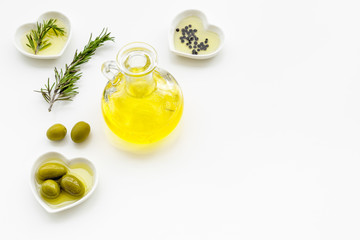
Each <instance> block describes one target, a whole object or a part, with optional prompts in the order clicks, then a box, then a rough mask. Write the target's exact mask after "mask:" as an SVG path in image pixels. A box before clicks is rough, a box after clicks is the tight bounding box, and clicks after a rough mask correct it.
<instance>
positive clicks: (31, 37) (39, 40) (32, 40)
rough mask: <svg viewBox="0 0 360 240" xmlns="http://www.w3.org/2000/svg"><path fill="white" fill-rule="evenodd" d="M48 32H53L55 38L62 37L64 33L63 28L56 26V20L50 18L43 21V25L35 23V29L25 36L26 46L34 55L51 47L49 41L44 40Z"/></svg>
mask: <svg viewBox="0 0 360 240" xmlns="http://www.w3.org/2000/svg"><path fill="white" fill-rule="evenodd" d="M50 30H53V31H54V33H55V35H56V36H58V35H60V36H64V35H65V33H66V32H65V29H64V28H61V27H59V26H58V25H56V19H53V18H50V19H49V20H47V21H45V20H43V23H39V22H37V23H36V29H33V30H31V31H30V33H29V34H27V35H26V38H27V40H28V43H27V44H26V46H28V47H29V48H31V49H32V50H33V51H34V54H35V55H36V54H38V52H39V51H41V50H43V49H45V48H47V47H49V46H50V45H51V43H50V42H49V40H48V39H46V34H47V33H48V32H49V31H50Z"/></svg>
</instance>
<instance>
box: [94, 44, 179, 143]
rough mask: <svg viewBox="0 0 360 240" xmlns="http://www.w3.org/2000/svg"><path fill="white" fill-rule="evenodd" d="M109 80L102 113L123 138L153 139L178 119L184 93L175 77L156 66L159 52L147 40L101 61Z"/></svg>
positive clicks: (147, 140)
mask: <svg viewBox="0 0 360 240" xmlns="http://www.w3.org/2000/svg"><path fill="white" fill-rule="evenodd" d="M102 72H103V74H104V75H105V76H106V77H107V79H108V82H107V84H106V86H105V89H104V92H103V95H102V101H101V106H102V113H103V116H104V119H105V122H106V123H107V125H108V127H109V128H110V129H111V131H112V132H113V133H115V134H116V135H117V136H118V137H120V138H121V139H123V140H125V141H127V142H131V143H137V144H148V143H154V142H157V141H159V140H160V139H163V138H164V137H166V136H167V135H168V134H170V133H171V132H172V131H173V130H174V129H175V127H176V126H177V124H178V123H179V121H180V119H181V116H182V112H183V106H184V100H183V94H182V91H181V89H180V86H179V85H178V83H177V82H176V80H175V78H174V77H173V76H172V75H171V74H170V73H168V72H167V71H165V70H162V69H160V68H158V67H157V53H156V51H155V49H154V48H153V47H151V46H150V45H148V44H146V43H142V42H134V43H130V44H128V45H126V46H124V47H123V48H122V49H120V51H119V53H118V54H117V57H116V61H108V62H105V63H104V64H103V65H102Z"/></svg>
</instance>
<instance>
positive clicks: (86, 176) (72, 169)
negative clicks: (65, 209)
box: [36, 158, 94, 208]
mask: <svg viewBox="0 0 360 240" xmlns="http://www.w3.org/2000/svg"><path fill="white" fill-rule="evenodd" d="M44 163H58V164H62V165H64V163H63V161H61V160H60V159H57V158H51V159H48V160H47V161H46V162H44ZM67 170H68V173H69V174H72V175H74V176H76V177H77V178H78V179H79V180H80V181H82V183H83V184H84V186H85V193H84V196H85V195H86V194H87V193H88V192H89V191H90V189H91V188H92V186H93V184H94V174H93V172H92V170H91V168H90V167H89V166H88V165H86V164H84V163H75V164H71V165H70V166H67ZM42 183H43V180H40V179H39V178H37V179H36V185H37V189H38V191H39V194H40V188H41V184H42ZM40 196H41V197H42V199H43V200H44V201H45V202H46V203H47V204H48V205H49V206H51V207H52V208H58V207H62V206H65V205H68V204H70V203H73V202H75V201H77V200H79V198H81V197H75V196H72V195H70V194H68V193H67V192H65V191H61V192H60V194H59V196H58V197H56V198H53V199H51V198H46V197H43V196H42V195H41V194H40Z"/></svg>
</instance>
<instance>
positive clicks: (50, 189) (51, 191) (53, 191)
mask: <svg viewBox="0 0 360 240" xmlns="http://www.w3.org/2000/svg"><path fill="white" fill-rule="evenodd" d="M40 193H41V195H42V196H43V197H45V198H50V199H53V198H57V197H58V196H59V195H60V186H59V184H58V183H57V182H56V181H54V180H51V179H48V180H45V181H44V182H43V183H42V184H41V188H40Z"/></svg>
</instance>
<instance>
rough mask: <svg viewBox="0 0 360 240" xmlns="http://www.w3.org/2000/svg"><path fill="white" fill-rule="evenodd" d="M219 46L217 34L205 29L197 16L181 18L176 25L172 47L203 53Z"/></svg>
mask: <svg viewBox="0 0 360 240" xmlns="http://www.w3.org/2000/svg"><path fill="white" fill-rule="evenodd" d="M219 46H220V37H219V35H218V34H217V33H215V32H212V31H207V30H206V29H205V28H204V24H203V22H202V20H201V19H200V18H199V17H197V16H190V17H187V18H184V19H182V20H181V21H180V22H179V24H178V25H177V27H176V30H175V33H174V47H175V49H176V50H178V51H181V52H184V53H189V54H195V55H204V54H209V53H212V52H214V51H215V50H216V49H218V48H219Z"/></svg>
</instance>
